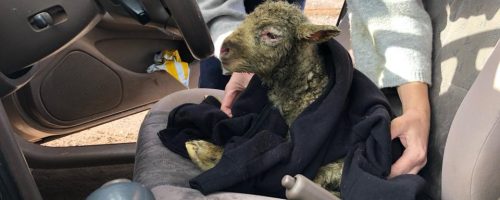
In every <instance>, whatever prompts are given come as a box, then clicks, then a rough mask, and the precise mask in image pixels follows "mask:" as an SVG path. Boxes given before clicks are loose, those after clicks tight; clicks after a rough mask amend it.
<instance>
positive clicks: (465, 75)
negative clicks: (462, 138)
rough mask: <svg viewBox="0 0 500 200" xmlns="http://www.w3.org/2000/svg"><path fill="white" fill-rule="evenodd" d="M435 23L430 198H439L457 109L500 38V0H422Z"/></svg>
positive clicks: (427, 170) (428, 176) (426, 171)
mask: <svg viewBox="0 0 500 200" xmlns="http://www.w3.org/2000/svg"><path fill="white" fill-rule="evenodd" d="M424 5H425V8H426V10H427V11H428V13H429V15H430V16H431V20H432V23H433V32H434V37H433V40H434V41H433V44H434V46H433V66H432V67H433V69H432V73H433V74H432V77H433V78H432V82H433V85H432V87H431V89H430V99H431V107H432V119H431V132H430V135H429V148H428V162H427V165H426V166H425V168H424V169H423V170H422V171H421V173H420V174H421V175H422V176H423V177H424V178H425V179H426V180H427V181H428V187H427V189H426V194H427V197H428V198H431V199H440V197H441V192H440V190H441V169H442V159H443V154H444V149H445V143H446V138H447V136H448V131H449V128H450V125H451V123H452V121H453V118H454V116H455V113H456V111H457V110H458V107H459V106H460V103H461V102H462V100H463V98H464V97H465V95H466V94H467V91H468V90H469V88H470V87H471V85H472V83H473V82H474V80H475V78H476V76H477V75H478V74H479V72H480V71H481V69H482V67H483V66H484V63H485V62H486V59H487V58H488V56H489V55H490V54H491V52H492V50H493V47H494V46H495V44H496V42H497V41H498V38H499V37H500V12H498V10H499V6H498V5H500V1H499V0H440V1H436V0H424Z"/></svg>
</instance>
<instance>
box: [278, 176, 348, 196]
mask: <svg viewBox="0 0 500 200" xmlns="http://www.w3.org/2000/svg"><path fill="white" fill-rule="evenodd" d="M281 185H282V186H283V187H285V188H286V198H287V199H289V200H340V198H338V197H336V196H334V195H333V194H331V193H330V192H328V191H327V190H325V189H324V188H322V187H321V186H319V185H318V184H316V183H314V182H312V181H311V180H309V179H308V178H307V177H305V176H302V175H300V174H297V175H295V177H292V176H290V175H285V176H284V177H283V179H281Z"/></svg>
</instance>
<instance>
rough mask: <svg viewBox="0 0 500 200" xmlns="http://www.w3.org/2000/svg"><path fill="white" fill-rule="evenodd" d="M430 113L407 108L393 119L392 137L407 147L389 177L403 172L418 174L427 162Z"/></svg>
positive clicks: (393, 166)
mask: <svg viewBox="0 0 500 200" xmlns="http://www.w3.org/2000/svg"><path fill="white" fill-rule="evenodd" d="M428 116H429V114H428V113H426V112H425V111H420V110H407V111H406V112H404V113H403V115H401V116H399V117H397V118H395V119H394V120H392V123H391V137H392V139H395V138H399V139H400V140H401V143H402V144H403V146H404V147H405V148H406V149H405V151H404V152H403V155H402V156H401V157H400V158H399V159H398V160H397V161H396V162H395V163H394V164H393V165H392V167H391V174H390V175H389V178H392V177H395V176H398V175H401V174H417V173H418V172H419V171H420V169H422V168H423V167H424V166H425V164H426V163H427V141H428V138H429V117H428Z"/></svg>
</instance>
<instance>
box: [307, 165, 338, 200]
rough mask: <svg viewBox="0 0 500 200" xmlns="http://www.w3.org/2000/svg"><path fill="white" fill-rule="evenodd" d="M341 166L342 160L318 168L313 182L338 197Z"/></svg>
mask: <svg viewBox="0 0 500 200" xmlns="http://www.w3.org/2000/svg"><path fill="white" fill-rule="evenodd" d="M343 166H344V160H343V159H342V160H337V161H335V162H332V163H329V164H327V165H325V166H323V167H321V168H319V170H318V173H317V174H316V177H315V178H314V182H315V183H317V184H319V185H320V186H321V187H323V188H325V189H326V190H328V191H330V192H331V193H333V194H334V195H335V196H337V197H339V196H340V179H341V178H342V168H343Z"/></svg>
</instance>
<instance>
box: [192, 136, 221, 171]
mask: <svg viewBox="0 0 500 200" xmlns="http://www.w3.org/2000/svg"><path fill="white" fill-rule="evenodd" d="M185 145H186V149H187V152H188V154H189V157H190V158H191V161H193V163H194V164H195V165H196V166H198V167H199V168H200V169H201V170H203V171H207V170H209V169H211V168H213V167H214V166H215V165H216V164H217V162H219V160H220V158H221V157H222V153H223V151H224V149H223V148H222V147H220V146H217V145H214V144H212V143H210V142H207V141H204V140H191V141H188V142H186V144H185Z"/></svg>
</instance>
